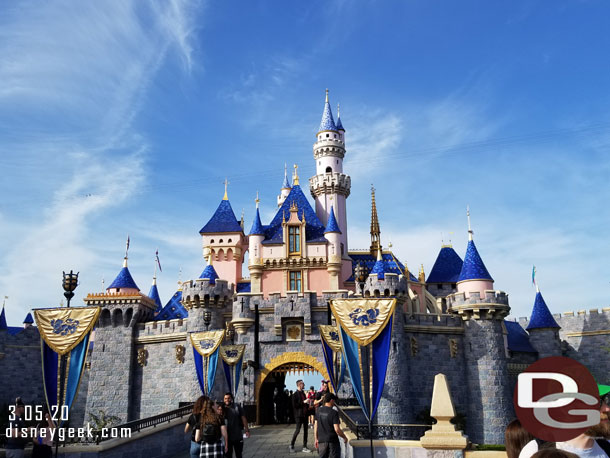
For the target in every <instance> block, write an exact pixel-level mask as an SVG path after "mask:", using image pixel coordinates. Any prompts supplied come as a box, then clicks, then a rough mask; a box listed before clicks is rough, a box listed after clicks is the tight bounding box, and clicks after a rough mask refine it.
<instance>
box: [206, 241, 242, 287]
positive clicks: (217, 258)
mask: <svg viewBox="0 0 610 458" xmlns="http://www.w3.org/2000/svg"><path fill="white" fill-rule="evenodd" d="M212 265H213V266H214V270H216V273H217V274H218V277H219V278H220V279H221V280H227V281H228V282H229V283H233V284H234V285H236V284H237V282H238V281H239V280H240V279H241V262H240V261H239V259H234V258H233V250H232V249H231V248H229V249H228V250H227V251H224V250H223V249H222V248H221V249H220V250H218V252H217V253H216V254H215V255H214V261H213V263H212Z"/></svg>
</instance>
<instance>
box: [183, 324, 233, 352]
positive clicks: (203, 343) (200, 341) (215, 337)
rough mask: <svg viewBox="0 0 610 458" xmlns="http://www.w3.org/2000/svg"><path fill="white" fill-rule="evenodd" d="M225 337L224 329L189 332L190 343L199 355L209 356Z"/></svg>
mask: <svg viewBox="0 0 610 458" xmlns="http://www.w3.org/2000/svg"><path fill="white" fill-rule="evenodd" d="M224 337H225V331H224V329H220V330H217V331H206V332H194V333H192V334H191V343H192V344H193V347H194V348H195V350H197V353H199V354H200V355H201V356H210V355H211V354H212V353H214V352H215V351H216V349H217V348H218V346H219V345H220V343H221V342H222V339H224Z"/></svg>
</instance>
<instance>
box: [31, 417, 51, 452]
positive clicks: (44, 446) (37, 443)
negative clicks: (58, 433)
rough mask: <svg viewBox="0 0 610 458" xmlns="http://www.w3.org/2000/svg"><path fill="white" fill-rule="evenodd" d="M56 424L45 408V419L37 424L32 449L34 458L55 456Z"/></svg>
mask: <svg viewBox="0 0 610 458" xmlns="http://www.w3.org/2000/svg"><path fill="white" fill-rule="evenodd" d="M54 430H55V424H54V423H53V420H52V419H51V415H50V414H49V412H48V411H47V410H46V408H45V409H44V420H43V421H41V422H39V423H38V425H37V426H36V439H34V448H33V449H32V458H51V457H52V456H53V439H52V437H53V431H54Z"/></svg>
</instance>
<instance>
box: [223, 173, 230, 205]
mask: <svg viewBox="0 0 610 458" xmlns="http://www.w3.org/2000/svg"><path fill="white" fill-rule="evenodd" d="M224 183H225V195H224V197H223V198H222V200H229V195H228V194H227V187H228V186H229V180H227V179H226V178H225V182H224Z"/></svg>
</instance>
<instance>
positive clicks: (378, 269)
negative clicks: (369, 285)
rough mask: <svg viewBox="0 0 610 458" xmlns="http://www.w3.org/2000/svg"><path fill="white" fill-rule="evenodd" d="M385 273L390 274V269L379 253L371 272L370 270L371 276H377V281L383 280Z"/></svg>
mask: <svg viewBox="0 0 610 458" xmlns="http://www.w3.org/2000/svg"><path fill="white" fill-rule="evenodd" d="M386 273H392V271H391V269H390V268H389V266H388V263H387V262H386V261H385V260H384V259H383V256H382V255H381V253H379V254H378V255H377V261H376V262H375V265H374V266H373V270H371V274H377V279H378V280H384V279H385V274H386Z"/></svg>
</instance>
